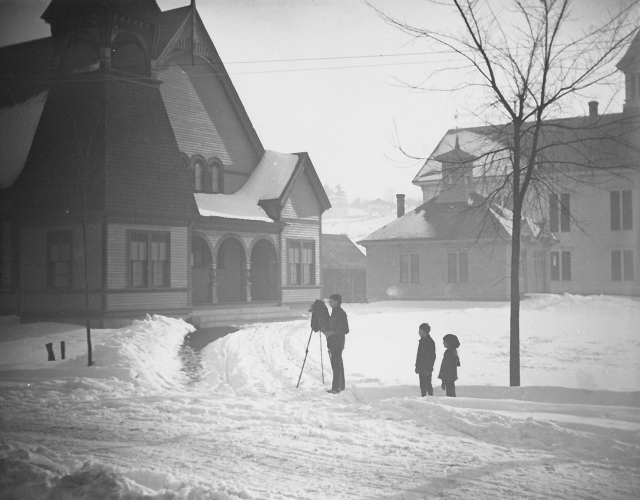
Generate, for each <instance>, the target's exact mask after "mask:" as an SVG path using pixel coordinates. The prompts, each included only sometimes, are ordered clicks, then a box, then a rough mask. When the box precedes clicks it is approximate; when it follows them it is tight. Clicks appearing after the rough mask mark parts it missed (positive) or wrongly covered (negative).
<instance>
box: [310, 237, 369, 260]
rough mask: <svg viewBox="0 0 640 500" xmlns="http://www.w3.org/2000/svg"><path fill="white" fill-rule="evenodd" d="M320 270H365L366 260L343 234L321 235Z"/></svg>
mask: <svg viewBox="0 0 640 500" xmlns="http://www.w3.org/2000/svg"><path fill="white" fill-rule="evenodd" d="M321 241H322V262H321V264H322V269H366V268H367V258H366V257H365V255H364V254H363V253H362V252H361V251H360V249H359V248H358V247H357V246H356V244H355V243H354V242H353V241H351V240H350V239H349V237H348V236H347V235H344V234H324V233H323V234H322V240H321Z"/></svg>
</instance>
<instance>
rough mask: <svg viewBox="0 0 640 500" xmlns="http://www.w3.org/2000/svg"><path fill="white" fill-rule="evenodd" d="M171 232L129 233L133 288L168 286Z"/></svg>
mask: <svg viewBox="0 0 640 500" xmlns="http://www.w3.org/2000/svg"><path fill="white" fill-rule="evenodd" d="M169 248H170V244H169V233H156V232H131V233H129V285H130V286H131V287H133V288H160V287H168V286H170V283H169V281H170V280H169V269H170V262H171V260H170V256H169Z"/></svg>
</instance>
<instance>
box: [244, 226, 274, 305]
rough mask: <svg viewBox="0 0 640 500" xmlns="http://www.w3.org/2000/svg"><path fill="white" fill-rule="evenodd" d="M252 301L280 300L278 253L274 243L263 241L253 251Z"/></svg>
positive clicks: (251, 272) (258, 242)
mask: <svg viewBox="0 0 640 500" xmlns="http://www.w3.org/2000/svg"><path fill="white" fill-rule="evenodd" d="M249 281H250V282H251V300H252V301H265V300H266V301H273V300H278V297H279V288H278V252H276V249H275V247H274V246H273V243H271V242H270V241H269V240H266V239H261V240H259V241H257V242H256V244H255V245H254V246H253V248H252V249H251V271H250V278H249Z"/></svg>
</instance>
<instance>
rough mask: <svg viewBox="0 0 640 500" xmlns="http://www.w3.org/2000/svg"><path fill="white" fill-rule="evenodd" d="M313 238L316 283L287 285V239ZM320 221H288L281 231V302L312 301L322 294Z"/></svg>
mask: <svg viewBox="0 0 640 500" xmlns="http://www.w3.org/2000/svg"><path fill="white" fill-rule="evenodd" d="M288 240H313V241H314V242H315V280H316V285H315V286H312V287H309V286H299V287H298V286H292V287H289V286H288V285H289V281H288V280H289V276H288V268H287V258H288V255H287V241H288ZM320 267H321V266H320V223H319V222H318V224H311V223H300V222H288V223H287V226H286V227H285V228H284V230H283V231H282V255H281V256H280V270H281V276H280V277H281V283H282V287H283V289H282V302H283V303H286V302H309V301H311V302H313V301H314V300H315V299H319V298H321V296H322V278H321V269H320Z"/></svg>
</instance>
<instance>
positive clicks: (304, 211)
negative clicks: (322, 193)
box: [282, 172, 321, 220]
mask: <svg viewBox="0 0 640 500" xmlns="http://www.w3.org/2000/svg"><path fill="white" fill-rule="evenodd" d="M320 212H321V207H320V203H319V202H318V198H317V196H316V194H315V191H314V190H313V187H312V186H311V182H310V181H309V178H308V176H307V173H306V172H303V173H302V174H301V175H299V176H298V178H297V179H296V183H295V186H294V187H293V189H292V190H291V195H290V196H289V199H288V200H287V203H286V204H285V206H284V207H283V209H282V217H285V218H289V219H307V220H319V219H320Z"/></svg>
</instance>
